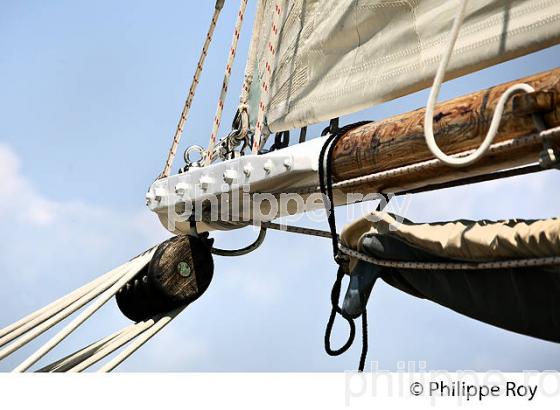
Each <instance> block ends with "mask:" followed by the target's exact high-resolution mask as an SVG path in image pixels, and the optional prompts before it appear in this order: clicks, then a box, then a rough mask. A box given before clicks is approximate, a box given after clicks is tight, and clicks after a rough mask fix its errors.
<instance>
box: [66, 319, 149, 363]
mask: <svg viewBox="0 0 560 410" xmlns="http://www.w3.org/2000/svg"><path fill="white" fill-rule="evenodd" d="M154 324H155V320H154V319H149V320H146V321H143V322H138V323H136V324H135V325H134V326H133V327H132V328H130V329H128V330H126V331H124V332H122V333H121V334H120V335H119V336H118V337H116V338H114V339H112V340H109V341H108V342H107V343H105V344H104V345H103V346H102V347H101V348H100V349H98V350H97V351H95V352H94V354H92V355H91V356H89V357H87V358H85V359H84V360H83V361H81V362H80V363H77V364H76V365H75V366H73V367H72V368H70V369H69V370H68V372H69V373H78V372H82V371H84V370H86V369H87V368H89V367H91V366H93V365H94V364H95V363H97V362H99V361H100V360H103V359H104V358H106V357H107V356H109V355H110V354H111V353H113V352H114V351H115V350H117V349H119V348H120V347H122V346H124V345H125V344H126V343H128V342H130V341H131V340H133V339H134V338H136V337H137V336H138V335H139V334H141V333H142V332H144V331H146V330H147V329H149V328H150V327H152V326H153V325H154Z"/></svg>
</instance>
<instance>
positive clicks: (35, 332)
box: [0, 277, 118, 359]
mask: <svg viewBox="0 0 560 410" xmlns="http://www.w3.org/2000/svg"><path fill="white" fill-rule="evenodd" d="M117 280H118V277H115V278H113V279H109V280H107V281H106V282H104V283H101V284H100V285H98V286H97V287H96V288H94V289H92V290H91V291H90V292H88V293H87V294H85V295H84V296H82V297H81V298H79V299H78V300H76V301H75V302H74V303H72V304H70V305H69V306H67V307H66V308H64V309H63V310H61V311H60V312H58V313H57V314H56V315H54V316H52V317H51V318H49V319H48V320H46V321H44V322H43V323H41V324H40V325H37V326H35V327H33V328H32V329H30V330H29V332H27V333H26V334H24V335H23V336H22V337H20V338H19V339H17V340H16V341H15V342H14V343H12V344H11V345H9V346H7V347H6V348H4V349H2V350H1V351H0V359H3V358H5V357H6V356H8V355H10V354H12V353H13V352H15V351H16V350H18V349H19V348H21V347H23V346H25V345H26V344H27V343H29V342H30V341H32V340H33V339H35V338H36V337H37V336H39V335H41V334H42V333H44V332H45V331H47V330H48V329H50V328H51V327H53V326H55V325H56V324H57V323H59V322H61V321H62V320H64V319H66V318H67V317H68V316H70V315H71V314H72V313H74V312H75V311H77V310H78V309H80V308H81V307H82V306H84V305H86V304H87V303H89V302H90V301H91V300H93V299H94V298H96V297H97V296H98V295H100V294H101V293H103V292H104V291H105V290H106V289H108V288H109V287H110V286H111V285H112V284H113V283H115V282H116V281H117Z"/></svg>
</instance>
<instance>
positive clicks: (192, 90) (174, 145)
mask: <svg viewBox="0 0 560 410" xmlns="http://www.w3.org/2000/svg"><path fill="white" fill-rule="evenodd" d="M224 1H225V0H217V1H216V6H215V7H214V14H213V15H212V21H211V22H210V27H209V28H208V33H207V34H206V40H205V41H204V45H203V47H202V51H201V53H200V57H199V58H198V64H197V65H196V70H195V72H194V76H193V80H192V82H191V87H190V89H189V94H188V95H187V99H186V101H185V105H184V106H183V111H182V112H181V117H180V118H179V123H178V124H177V129H176V130H175V134H174V135H173V141H172V143H171V148H170V149H169V154H168V156H167V160H166V161H165V167H164V168H163V171H162V173H161V176H160V177H161V178H165V177H168V176H169V173H170V171H171V166H172V165H173V160H174V159H175V154H176V153H177V147H178V146H179V141H180V140H181V136H182V135H183V129H184V127H185V123H186V122H187V118H188V116H189V111H190V109H191V105H192V102H193V98H194V94H195V91H196V87H197V86H198V83H199V78H200V74H201V73H202V68H203V67H204V61H205V60H206V56H207V55H208V48H209V47H210V43H211V42H212V36H213V35H214V29H215V28H216V24H217V23H218V17H219V16H220V12H221V11H222V8H223V6H224Z"/></svg>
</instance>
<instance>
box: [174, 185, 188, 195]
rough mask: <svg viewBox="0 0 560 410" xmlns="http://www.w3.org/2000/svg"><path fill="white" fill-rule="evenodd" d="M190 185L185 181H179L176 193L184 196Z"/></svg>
mask: <svg viewBox="0 0 560 410" xmlns="http://www.w3.org/2000/svg"><path fill="white" fill-rule="evenodd" d="M188 188H189V186H188V185H187V184H186V183H184V182H179V183H178V184H177V185H175V193H176V194H177V195H179V196H184V195H185V193H186V192H187V189H188Z"/></svg>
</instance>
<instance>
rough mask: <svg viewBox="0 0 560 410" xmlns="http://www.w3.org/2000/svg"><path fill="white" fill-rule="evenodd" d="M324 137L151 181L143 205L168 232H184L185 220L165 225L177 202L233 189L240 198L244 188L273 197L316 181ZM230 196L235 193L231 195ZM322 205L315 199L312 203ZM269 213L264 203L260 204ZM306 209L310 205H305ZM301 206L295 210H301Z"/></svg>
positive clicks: (215, 197) (216, 226)
mask: <svg viewBox="0 0 560 410" xmlns="http://www.w3.org/2000/svg"><path fill="white" fill-rule="evenodd" d="M325 139H326V137H320V138H315V139H312V140H310V141H307V142H304V143H301V144H297V145H294V146H291V147H287V148H284V149H280V150H277V151H273V152H270V153H267V154H263V155H247V156H242V157H239V158H235V159H231V160H228V161H224V162H218V163H214V164H212V165H209V166H206V167H193V168H191V169H189V170H188V171H187V172H185V173H182V174H177V175H172V176H170V177H167V178H162V179H159V180H156V181H155V182H154V183H153V184H152V186H151V187H150V189H149V190H148V192H147V193H146V205H147V206H148V207H149V208H150V210H152V211H153V212H156V213H157V214H158V216H159V218H160V220H161V222H162V224H163V225H164V226H166V228H168V229H169V230H170V231H171V232H175V233H179V232H188V230H189V227H188V226H187V225H188V224H187V223H184V222H177V221H174V222H175V226H169V219H170V217H171V215H170V212H173V210H174V209H176V207H177V206H178V205H181V204H192V205H193V206H194V204H195V203H200V202H202V201H205V200H208V201H213V200H214V201H215V200H218V201H219V200H220V199H221V197H222V196H224V195H227V196H228V197H229V196H230V195H232V193H234V192H235V193H239V195H240V196H239V197H241V195H242V194H243V193H244V192H245V193H246V194H248V193H271V194H273V195H274V196H275V197H277V196H278V195H280V194H281V193H286V192H290V190H294V189H298V188H305V187H312V186H317V185H318V184H319V178H318V174H317V168H318V161H319V153H320V151H321V147H322V145H323V143H324V141H325ZM234 195H235V194H234ZM293 205H294V204H292V205H291V206H289V207H288V210H287V212H282V210H279V211H278V212H274V211H272V212H273V214H271V215H270V216H269V217H265V218H263V220H270V219H275V218H277V217H279V216H283V215H286V214H293V213H295V212H296V209H295V208H294V207H293ZM318 206H322V204H320V203H317V204H316V205H315V206H314V208H317V207H318ZM263 207H264V208H263V209H264V210H263V213H264V214H266V215H268V213H269V211H270V209H269V208H268V203H266V204H263ZM306 210H309V209H306ZM301 211H302V210H300V211H299V212H301ZM198 229H199V230H201V231H204V230H209V229H224V227H223V226H220V225H219V224H205V223H199V224H198Z"/></svg>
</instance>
